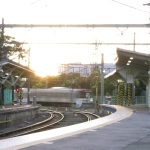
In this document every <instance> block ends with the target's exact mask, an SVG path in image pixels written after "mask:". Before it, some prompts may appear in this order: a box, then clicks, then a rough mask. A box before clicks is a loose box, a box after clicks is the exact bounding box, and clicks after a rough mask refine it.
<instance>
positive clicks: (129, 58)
mask: <svg viewBox="0 0 150 150" xmlns="http://www.w3.org/2000/svg"><path fill="white" fill-rule="evenodd" d="M116 53H117V57H116V58H115V60H114V61H115V65H116V70H115V71H114V72H111V73H109V74H108V75H106V76H105V77H104V78H107V79H108V80H109V81H110V82H111V83H113V84H114V85H116V84H117V82H118V81H117V80H118V79H121V80H122V81H125V79H124V77H123V76H122V75H121V74H120V73H119V70H120V69H125V68H136V69H138V70H140V72H139V74H138V75H137V76H136V78H138V79H141V80H142V81H143V82H144V83H145V84H146V83H148V71H149V64H150V55H149V54H144V53H139V52H136V51H131V50H125V49H121V48H117V50H116ZM118 66H119V67H118Z"/></svg>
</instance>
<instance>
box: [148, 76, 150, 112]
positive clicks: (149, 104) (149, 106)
mask: <svg viewBox="0 0 150 150" xmlns="http://www.w3.org/2000/svg"><path fill="white" fill-rule="evenodd" d="M148 108H149V111H150V75H149V74H148Z"/></svg>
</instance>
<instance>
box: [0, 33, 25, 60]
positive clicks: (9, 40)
mask: <svg viewBox="0 0 150 150" xmlns="http://www.w3.org/2000/svg"><path fill="white" fill-rule="evenodd" d="M0 34H2V31H0ZM0 43H3V41H2V37H0ZM3 45H4V46H3V48H4V54H3V55H4V58H10V57H11V56H16V57H18V58H24V54H26V53H27V51H26V50H25V49H23V48H22V44H21V43H19V42H17V41H15V38H14V37H11V36H8V35H5V36H4V44H3ZM1 55H2V54H1Z"/></svg>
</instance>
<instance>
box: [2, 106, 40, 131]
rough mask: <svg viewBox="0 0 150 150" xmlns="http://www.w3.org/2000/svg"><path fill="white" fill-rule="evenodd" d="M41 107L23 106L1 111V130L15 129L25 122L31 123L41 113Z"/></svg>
mask: <svg viewBox="0 0 150 150" xmlns="http://www.w3.org/2000/svg"><path fill="white" fill-rule="evenodd" d="M39 108H40V105H36V106H32V105H30V106H28V107H25V106H22V107H14V108H11V109H5V108H4V109H1V110H0V129H3V128H9V127H13V126H15V125H16V124H21V123H22V122H23V121H30V120H32V119H34V118H35V115H36V114H37V113H38V112H39Z"/></svg>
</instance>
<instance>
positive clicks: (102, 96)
mask: <svg viewBox="0 0 150 150" xmlns="http://www.w3.org/2000/svg"><path fill="white" fill-rule="evenodd" d="M103 70H104V54H103V53H102V54H101V102H102V103H103V104H104V73H103Z"/></svg>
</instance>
